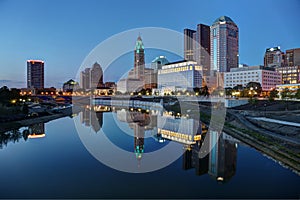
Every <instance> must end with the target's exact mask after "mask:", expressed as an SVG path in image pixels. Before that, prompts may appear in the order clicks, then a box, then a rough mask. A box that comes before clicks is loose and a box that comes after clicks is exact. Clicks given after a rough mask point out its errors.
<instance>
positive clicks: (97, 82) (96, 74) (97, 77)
mask: <svg viewBox="0 0 300 200" xmlns="http://www.w3.org/2000/svg"><path fill="white" fill-rule="evenodd" d="M90 73H91V76H90V77H91V88H93V89H95V88H97V87H102V86H103V70H102V68H101V66H100V65H99V64H98V63H97V62H95V64H94V65H93V67H92V69H91V72H90Z"/></svg>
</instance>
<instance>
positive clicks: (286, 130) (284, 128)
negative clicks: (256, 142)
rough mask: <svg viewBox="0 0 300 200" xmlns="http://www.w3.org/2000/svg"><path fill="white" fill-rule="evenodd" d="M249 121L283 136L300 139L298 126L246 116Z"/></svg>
mask: <svg viewBox="0 0 300 200" xmlns="http://www.w3.org/2000/svg"><path fill="white" fill-rule="evenodd" d="M247 119H248V120H249V121H250V122H251V123H253V124H254V125H256V126H258V127H262V128H264V129H267V130H269V131H272V132H274V133H278V134H280V135H284V136H292V137H296V138H299V139H300V128H299V127H295V126H288V125H283V124H277V123H272V122H266V121H261V120H257V119H253V118H251V117H248V118H247Z"/></svg>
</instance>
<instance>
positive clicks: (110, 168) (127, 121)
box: [0, 106, 300, 199]
mask: <svg viewBox="0 0 300 200" xmlns="http://www.w3.org/2000/svg"><path fill="white" fill-rule="evenodd" d="M0 148H1V149H0V160H1V164H0V177H1V178H0V185H1V187H0V198H297V199H298V198H299V195H300V192H299V184H300V176H299V175H297V174H296V173H294V172H293V171H291V170H290V169H288V168H286V167H284V166H282V165H281V164H280V163H278V162H276V161H275V160H273V159H270V158H268V157H267V156H265V155H263V154H262V153H261V152H259V151H257V150H255V149H253V148H251V147H249V146H248V145H245V144H243V143H242V142H240V141H238V140H237V139H235V138H233V137H231V136H230V135H227V134H225V133H220V132H217V131H214V130H212V129H209V127H205V126H204V125H203V124H202V123H201V122H199V121H198V120H195V119H192V118H189V117H188V116H181V115H178V116H177V115H176V113H175V114H174V113H168V112H163V113H161V112H158V111H155V110H142V109H131V110H126V109H121V108H111V107H107V106H104V107H102V109H100V110H98V112H92V111H90V110H89V107H86V108H84V109H83V110H82V112H80V113H78V114H77V115H76V116H74V117H73V118H71V117H65V118H60V119H56V120H53V121H50V122H48V123H45V124H43V123H40V124H35V125H32V126H30V127H22V128H20V129H19V130H13V131H10V132H7V133H6V134H5V135H3V134H2V136H1V146H0Z"/></svg>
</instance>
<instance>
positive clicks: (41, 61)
mask: <svg viewBox="0 0 300 200" xmlns="http://www.w3.org/2000/svg"><path fill="white" fill-rule="evenodd" d="M27 62H30V63H32V64H34V63H35V62H39V63H44V61H43V60H27Z"/></svg>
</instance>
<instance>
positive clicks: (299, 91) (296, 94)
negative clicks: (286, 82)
mask: <svg viewBox="0 0 300 200" xmlns="http://www.w3.org/2000/svg"><path fill="white" fill-rule="evenodd" d="M295 98H296V99H300V88H299V89H298V90H297V92H296V93H295Z"/></svg>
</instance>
